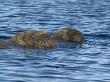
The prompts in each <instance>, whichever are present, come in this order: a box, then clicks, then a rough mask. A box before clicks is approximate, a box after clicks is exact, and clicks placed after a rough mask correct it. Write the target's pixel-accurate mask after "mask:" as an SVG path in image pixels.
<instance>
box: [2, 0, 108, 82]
mask: <svg viewBox="0 0 110 82" xmlns="http://www.w3.org/2000/svg"><path fill="white" fill-rule="evenodd" d="M62 27H70V28H76V29H78V30H80V31H81V32H82V33H83V34H84V36H85V38H86V42H85V43H84V44H83V46H82V47H76V46H75V45H73V44H72V43H59V44H60V45H59V46H58V48H56V49H36V50H32V49H20V48H19V49H18V48H15V47H14V48H13V47H12V48H9V49H1V50H0V82H110V0H0V39H1V40H7V39H8V38H10V37H12V36H14V35H15V34H16V33H17V32H20V31H23V30H27V29H35V30H40V31H46V32H49V33H51V34H54V33H56V32H57V31H58V30H59V29H60V28H62Z"/></svg>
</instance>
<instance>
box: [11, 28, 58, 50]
mask: <svg viewBox="0 0 110 82" xmlns="http://www.w3.org/2000/svg"><path fill="white" fill-rule="evenodd" d="M11 41H12V42H13V43H14V44H16V45H18V46H21V47H24V48H55V47H56V40H54V39H53V38H52V37H51V36H50V35H49V33H47V32H40V31H35V30H32V31H24V32H19V33H18V34H16V35H15V36H14V37H13V38H12V40H11Z"/></svg>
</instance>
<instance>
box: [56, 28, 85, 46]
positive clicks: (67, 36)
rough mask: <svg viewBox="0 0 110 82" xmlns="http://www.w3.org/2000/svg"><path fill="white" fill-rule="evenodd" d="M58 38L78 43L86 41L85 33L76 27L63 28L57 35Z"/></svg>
mask: <svg viewBox="0 0 110 82" xmlns="http://www.w3.org/2000/svg"><path fill="white" fill-rule="evenodd" d="M55 38H56V39H57V40H63V41H69V42H73V43H77V44H82V43H83V42H84V36H83V34H82V33H81V32H80V31H79V30H76V29H70V28H63V29H61V30H60V31H59V32H57V34H56V35H55Z"/></svg>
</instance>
